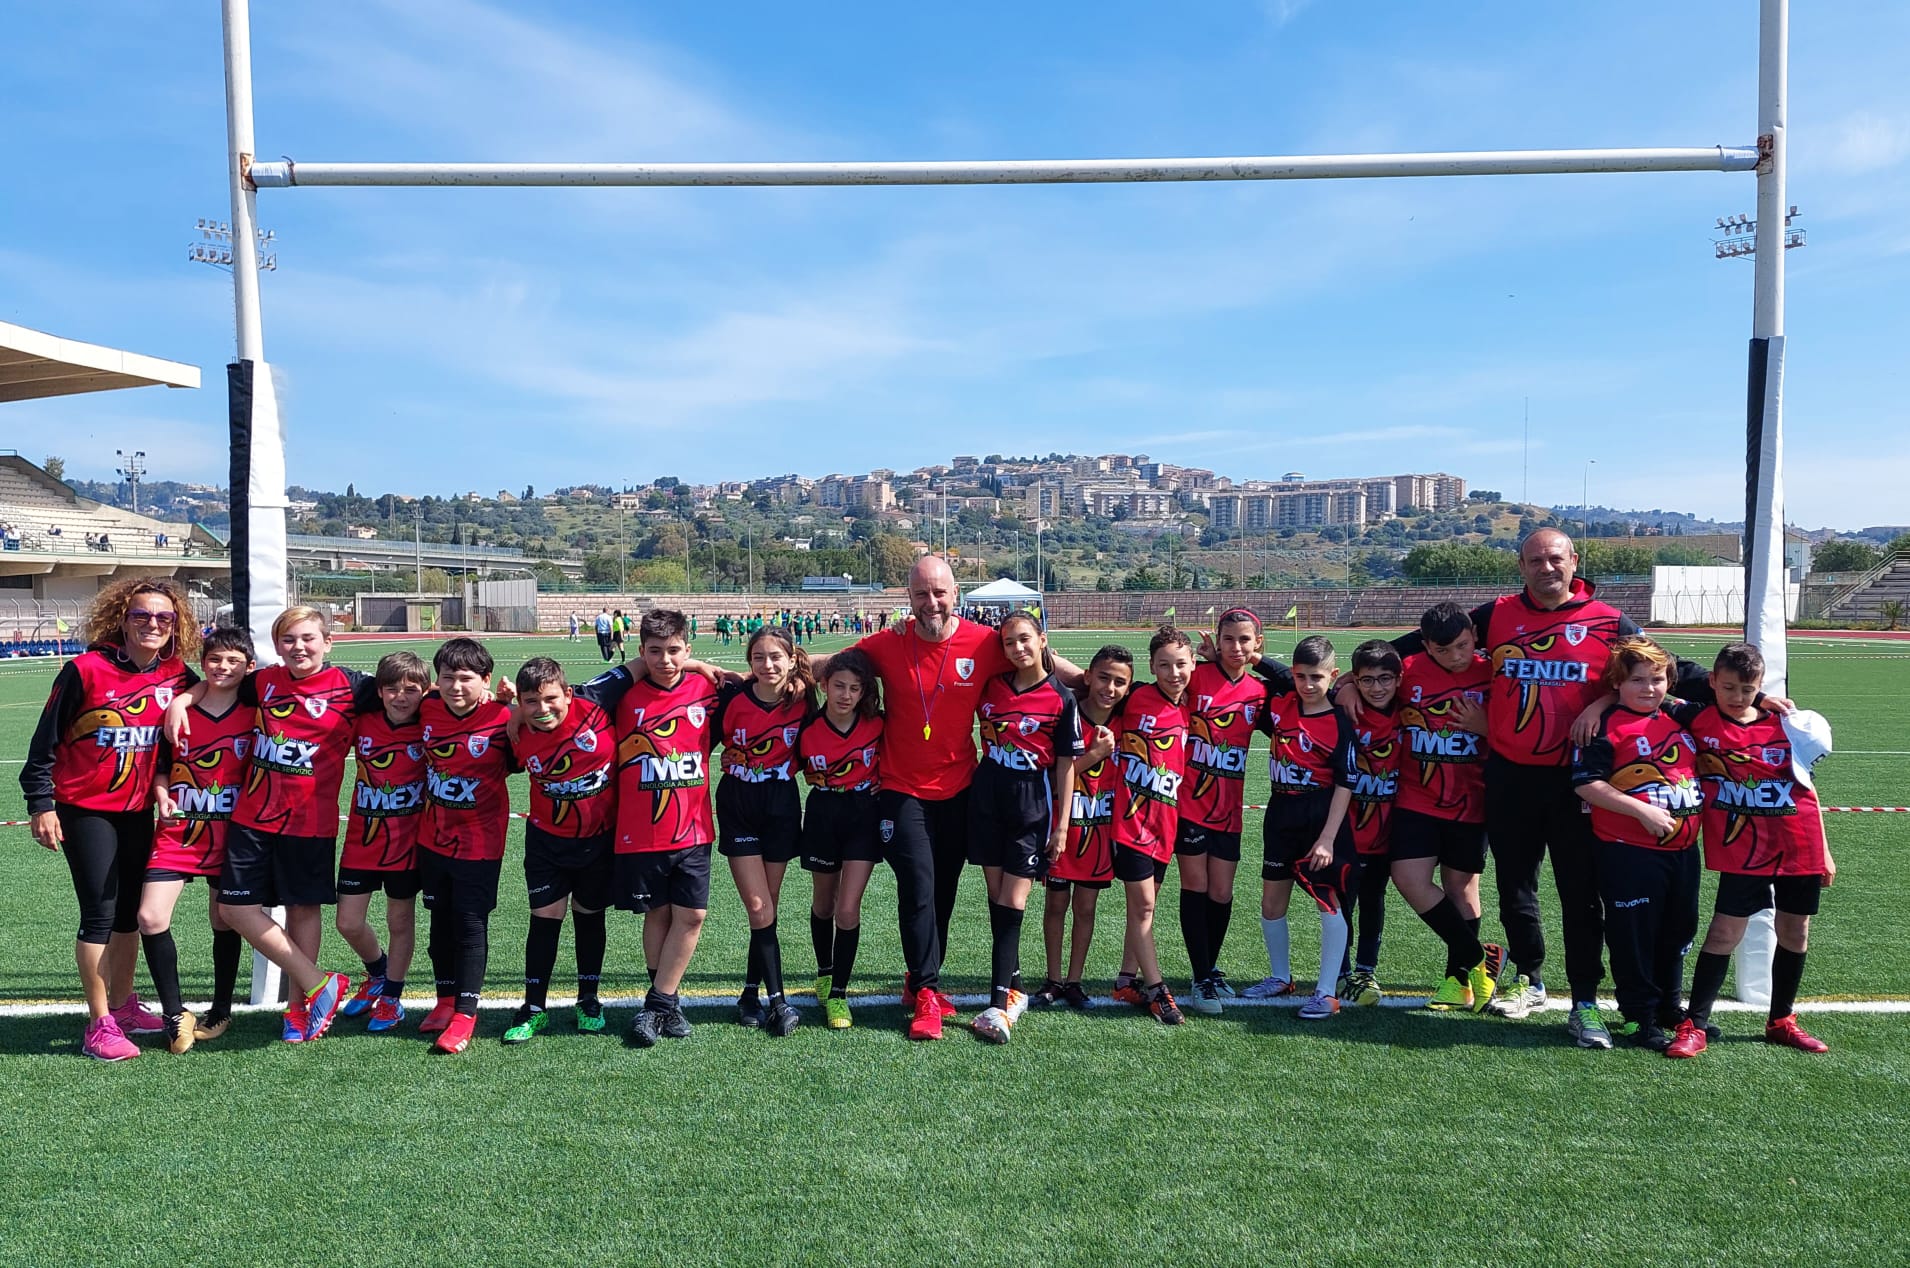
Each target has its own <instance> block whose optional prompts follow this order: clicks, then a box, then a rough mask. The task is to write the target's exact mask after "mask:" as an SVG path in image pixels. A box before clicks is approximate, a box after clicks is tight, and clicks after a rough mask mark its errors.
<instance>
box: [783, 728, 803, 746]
mask: <svg viewBox="0 0 1910 1268" xmlns="http://www.w3.org/2000/svg"><path fill="white" fill-rule="evenodd" d="M801 732H802V728H801V727H799V726H786V727H784V728H783V743H785V744H794V743H795V742H796V736H797V735H799V734H800V733H801Z"/></svg>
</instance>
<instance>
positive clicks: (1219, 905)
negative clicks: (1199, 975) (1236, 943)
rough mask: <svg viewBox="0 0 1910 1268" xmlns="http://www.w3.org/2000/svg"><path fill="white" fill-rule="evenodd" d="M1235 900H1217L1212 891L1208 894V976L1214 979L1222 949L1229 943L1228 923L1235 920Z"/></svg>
mask: <svg viewBox="0 0 1910 1268" xmlns="http://www.w3.org/2000/svg"><path fill="white" fill-rule="evenodd" d="M1233 915H1234V900H1233V899H1232V898H1231V897H1229V898H1228V899H1226V900H1225V901H1222V900H1221V899H1218V898H1215V897H1214V895H1213V892H1212V891H1211V890H1210V891H1209V892H1208V894H1207V975H1208V976H1209V977H1212V976H1213V975H1214V974H1215V973H1216V972H1218V971H1219V968H1220V948H1221V947H1222V945H1224V944H1225V943H1226V941H1227V923H1228V922H1229V921H1230V920H1232V919H1233Z"/></svg>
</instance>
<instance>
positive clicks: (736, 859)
mask: <svg viewBox="0 0 1910 1268" xmlns="http://www.w3.org/2000/svg"><path fill="white" fill-rule="evenodd" d="M745 652H746V654H747V655H748V657H749V677H747V678H745V679H743V680H741V681H739V682H735V683H731V684H730V685H729V686H727V687H725V688H723V690H722V692H721V693H720V694H719V695H718V697H717V701H716V707H715V709H714V710H713V711H712V714H711V717H712V722H711V731H712V733H713V734H714V735H715V736H716V737H717V738H718V740H719V742H720V743H721V744H722V745H723V776H722V778H721V779H719V780H718V781H717V784H716V825H717V850H718V851H719V852H720V853H721V854H722V855H723V856H724V857H725V858H727V859H728V860H729V864H730V876H731V877H732V878H733V879H734V880H735V882H736V893H737V895H738V896H739V897H741V898H742V900H743V910H744V912H745V913H746V914H747V915H748V917H749V961H748V965H747V967H746V970H745V977H744V981H743V991H742V994H741V995H740V996H739V997H738V999H737V1001H736V1019H737V1021H739V1022H741V1023H742V1024H743V1025H745V1026H760V1027H761V1028H762V1029H764V1030H765V1031H767V1032H768V1033H769V1034H771V1035H774V1036H776V1037H777V1038H779V1039H780V1038H784V1037H786V1036H787V1035H788V1034H789V1032H790V1031H792V1030H794V1029H795V1028H796V1023H797V1017H796V1010H795V1009H794V1008H792V1007H791V1006H790V1004H789V1001H788V1000H787V999H786V998H784V991H783V950H782V943H781V942H780V941H779V940H778V939H777V936H776V901H777V899H778V898H779V897H780V896H781V894H782V888H783V875H784V873H785V872H786V871H787V870H788V868H789V861H790V860H791V859H793V858H795V857H796V856H797V855H798V854H800V853H801V852H802V798H801V797H800V796H799V795H798V793H797V792H796V783H795V775H796V772H795V742H796V736H797V733H798V732H799V731H800V730H801V729H802V724H803V720H804V719H805V718H807V717H808V716H809V711H810V708H811V707H812V702H813V700H814V697H815V686H816V683H815V678H814V677H813V675H812V674H811V672H810V668H809V655H808V653H807V652H805V651H803V649H802V648H801V647H799V646H797V644H796V639H795V635H794V634H793V633H792V632H791V631H790V630H789V628H788V627H786V626H782V625H770V626H765V627H764V628H762V629H760V630H758V631H756V632H755V633H754V634H752V635H750V639H749V644H748V646H747V647H746V648H745ZM759 983H760V990H759ZM764 996H767V998H766V999H765V998H764Z"/></svg>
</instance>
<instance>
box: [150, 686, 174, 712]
mask: <svg viewBox="0 0 1910 1268" xmlns="http://www.w3.org/2000/svg"><path fill="white" fill-rule="evenodd" d="M153 700H154V701H155V702H157V703H158V705H159V707H160V708H162V709H163V708H165V707H166V706H167V705H169V704H171V703H172V688H171V687H154V688H153Z"/></svg>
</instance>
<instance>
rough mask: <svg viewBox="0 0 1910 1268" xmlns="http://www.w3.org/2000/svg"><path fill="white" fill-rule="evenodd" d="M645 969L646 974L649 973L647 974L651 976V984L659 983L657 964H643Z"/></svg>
mask: <svg viewBox="0 0 1910 1268" xmlns="http://www.w3.org/2000/svg"><path fill="white" fill-rule="evenodd" d="M643 971H644V973H645V974H647V975H648V976H649V978H650V985H652V986H655V985H656V984H657V970H656V966H655V965H653V964H646V965H644V966H643Z"/></svg>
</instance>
